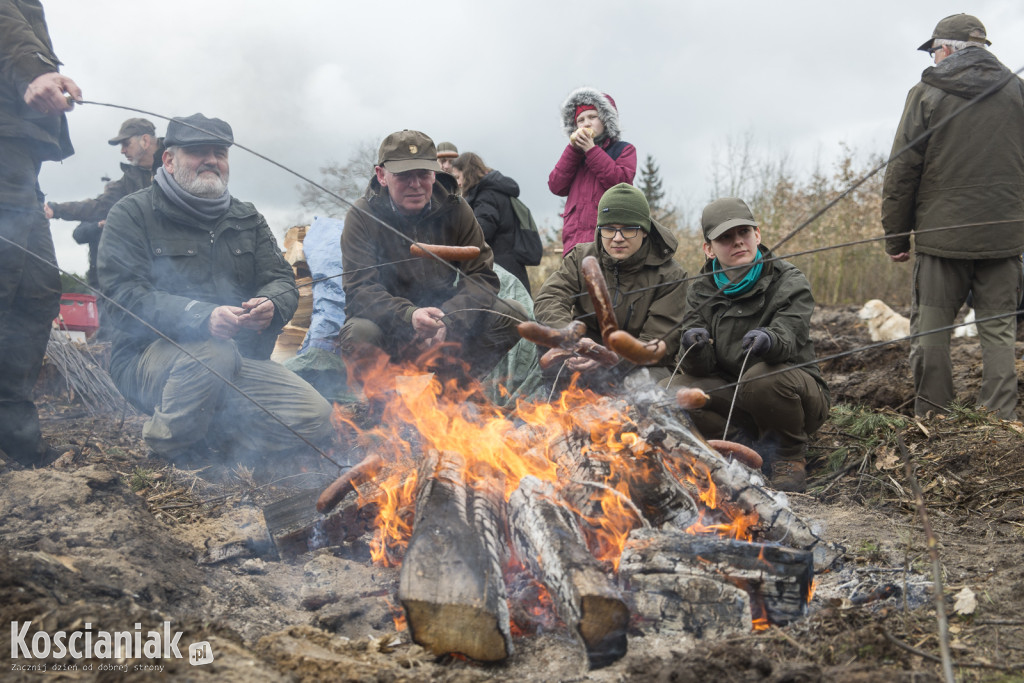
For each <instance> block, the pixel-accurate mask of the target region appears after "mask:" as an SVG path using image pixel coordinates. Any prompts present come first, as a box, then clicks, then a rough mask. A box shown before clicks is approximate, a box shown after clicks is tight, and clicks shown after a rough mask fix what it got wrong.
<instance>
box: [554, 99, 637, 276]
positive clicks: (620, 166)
mask: <svg viewBox="0 0 1024 683" xmlns="http://www.w3.org/2000/svg"><path fill="white" fill-rule="evenodd" d="M562 126H563V129H564V130H565V134H566V135H568V136H569V144H568V145H566V147H565V149H564V150H562V156H561V158H559V160H558V163H557V164H555V168H554V170H552V171H551V174H550V175H548V189H550V190H551V192H553V193H554V194H556V195H558V196H559V197H565V198H566V199H565V211H564V213H563V214H562V218H563V223H562V255H563V256H565V255H566V254H568V253H569V250H570V249H572V248H573V247H574V246H576V245H577V244H579V243H581V242H589V241H591V239H592V238H593V232H592V231H593V229H594V225H595V222H596V218H597V202H598V201H599V200H600V199H601V195H603V194H604V192H605V191H606V190H607V189H608V188H610V187H612V186H613V185H617V184H619V183H632V182H633V178H634V177H635V176H636V148H635V147H633V145H631V144H629V143H628V142H624V141H622V140H621V139H620V137H621V130H620V128H619V112H618V109H617V108H616V107H615V100H613V99H612V98H611V95H608V94H605V93H602V92H600V91H599V90H595V89H594V88H578V89H576V90H574V91H572V92H571V93H570V94H569V97H568V98H567V99H566V100H565V102H563V103H562Z"/></svg>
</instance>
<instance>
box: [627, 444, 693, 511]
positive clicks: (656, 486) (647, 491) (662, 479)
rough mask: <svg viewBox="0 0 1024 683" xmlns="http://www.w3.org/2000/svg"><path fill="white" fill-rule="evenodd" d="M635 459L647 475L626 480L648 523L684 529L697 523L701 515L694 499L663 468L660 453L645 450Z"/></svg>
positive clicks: (632, 496)
mask: <svg viewBox="0 0 1024 683" xmlns="http://www.w3.org/2000/svg"><path fill="white" fill-rule="evenodd" d="M637 459H638V460H639V461H641V470H640V471H641V472H643V473H644V474H645V475H646V476H644V477H643V478H642V479H641V478H635V477H634V478H631V479H630V480H629V495H630V497H631V498H632V499H633V502H635V503H636V504H637V505H638V506H639V507H640V509H641V510H642V511H643V513H644V517H646V518H647V521H648V522H650V524H651V526H654V527H661V526H665V525H667V526H670V527H674V528H677V529H686V528H687V527H689V526H690V525H691V524H693V523H694V522H696V521H697V519H698V518H699V517H700V512H699V510H698V509H697V503H696V501H694V499H693V496H692V495H691V494H690V492H689V491H688V490H687V489H686V488H685V487H684V486H683V485H682V484H681V483H680V482H679V480H678V479H676V478H675V477H674V476H673V475H672V473H671V472H669V471H668V468H667V467H665V461H664V460H663V459H662V456H661V454H660V453H657V452H655V451H647V452H644V453H643V454H641V455H640V456H639V457H638V458H637Z"/></svg>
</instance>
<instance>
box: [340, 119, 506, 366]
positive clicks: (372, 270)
mask: <svg viewBox="0 0 1024 683" xmlns="http://www.w3.org/2000/svg"><path fill="white" fill-rule="evenodd" d="M440 170H441V166H440V165H439V164H438V161H437V150H436V148H435V147H434V142H433V140H431V139H430V138H429V137H427V136H426V135H424V134H423V133H421V132H419V131H415V130H402V131H398V132H396V133H392V134H391V135H389V136H387V137H386V138H385V139H384V141H383V142H382V143H381V145H380V149H379V150H378V154H377V165H376V166H375V168H374V176H373V177H372V178H371V179H370V184H369V187H368V188H367V190H366V193H365V195H364V196H363V197H362V198H360V199H359V200H358V201H356V203H355V204H354V205H353V208H352V210H350V211H349V212H348V214H347V215H346V217H345V228H344V230H343V231H342V235H341V254H342V264H343V269H344V272H345V277H344V287H345V314H346V320H345V325H344V327H342V330H341V335H340V341H341V350H342V355H343V357H344V358H345V359H346V365H348V366H349V367H350V368H353V369H355V370H356V371H357V372H358V371H359V370H358V369H359V367H360V363H361V362H362V359H363V358H364V357H365V356H366V354H367V353H375V351H376V350H380V351H383V352H384V353H385V354H386V355H387V356H388V357H389V358H390V359H392V360H414V359H415V358H417V357H418V356H419V355H420V354H421V353H422V352H424V351H426V350H428V349H429V348H431V347H433V346H434V345H436V344H440V343H442V342H455V343H457V344H461V349H460V350H459V351H458V354H459V357H461V358H462V359H463V360H465V361H466V362H467V363H469V365H470V366H471V369H472V373H473V374H474V375H475V376H478V377H479V376H482V375H484V374H486V373H487V371H488V370H490V369H491V368H492V367H493V366H494V365H495V364H496V363H497V362H498V360H499V359H500V358H501V356H502V355H504V354H505V353H506V352H507V351H508V349H510V348H511V347H512V346H513V345H514V344H515V343H516V341H518V339H519V337H518V334H517V332H516V324H517V322H519V321H522V320H524V319H525V318H526V311H525V310H524V309H523V308H522V306H521V305H520V304H519V303H517V302H515V301H512V300H509V299H499V298H498V297H497V292H498V286H499V282H498V276H497V274H495V272H494V270H493V268H492V265H493V262H494V257H493V254H492V252H491V248H490V247H489V246H487V242H486V241H485V240H484V234H483V230H481V228H480V225H479V224H478V223H477V221H476V218H475V217H474V216H473V210H472V209H471V208H470V207H469V205H468V204H466V202H465V201H464V200H463V199H461V198H460V197H459V196H458V195H457V194H456V183H455V179H454V178H453V177H452V176H450V175H448V174H446V173H440V174H438V173H437V172H438V171H440ZM413 242H421V243H425V244H431V245H442V246H459V247H476V248H478V249H479V254H478V255H477V256H474V257H472V258H469V259H468V260H461V257H458V258H453V257H452V255H445V256H442V257H441V258H432V257H429V256H428V257H426V258H415V259H412V260H410V249H409V248H410V245H411V244H412V243H413ZM481 309H488V310H481ZM510 316H511V317H510Z"/></svg>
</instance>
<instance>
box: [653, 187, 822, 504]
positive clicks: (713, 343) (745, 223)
mask: <svg viewBox="0 0 1024 683" xmlns="http://www.w3.org/2000/svg"><path fill="white" fill-rule="evenodd" d="M701 226H702V227H703V229H704V245H703V248H704V255H705V256H706V257H707V261H706V262H705V264H704V267H703V268H702V269H701V273H702V274H704V277H701V278H700V279H698V280H695V281H694V282H693V283H692V284H691V285H690V290H689V292H688V294H687V297H686V312H685V314H684V316H683V327H682V329H683V332H682V338H681V344H680V346H679V354H680V356H681V357H682V366H681V367H682V371H683V374H681V375H676V376H675V377H674V378H673V379H672V381H671V383H670V384H668V386H670V387H673V388H675V387H695V388H699V389H702V390H704V391H705V392H707V393H708V394H709V395H710V396H711V400H710V401H709V402H708V404H707V405H706V406H705V407H704V408H703V409H702V410H697V411H693V412H691V415H690V416H691V417H692V418H693V421H694V423H695V424H696V425H697V428H698V429H700V431H701V433H702V434H703V435H704V436H705V437H706V438H709V439H721V438H733V439H737V440H740V441H747V442H748V443H755V444H756V449H757V450H759V451H760V452H761V455H762V456H765V461H766V463H772V462H773V461H774V468H773V472H772V484H773V485H774V486H775V488H777V489H779V490H781V491H803V490H804V487H805V484H804V482H805V478H806V477H805V472H804V468H805V454H806V451H807V440H808V438H809V435H810V434H812V433H814V432H815V431H817V429H818V428H819V427H820V426H821V425H822V423H823V422H824V421H825V419H826V418H827V417H828V411H829V407H830V405H831V397H830V396H829V392H828V387H827V386H826V385H825V380H823V379H822V377H821V374H820V373H819V372H818V368H817V366H815V365H806V366H803V367H800V368H794V369H792V370H789V371H785V372H779V371H780V370H785V369H786V368H788V367H790V366H791V365H797V364H801V363H805V362H808V361H813V360H814V358H815V354H814V345H813V344H812V343H811V340H810V323H811V313H812V312H813V311H814V297H813V296H812V295H811V286H810V284H809V283H808V282H807V278H805V277H804V275H803V273H801V272H800V271H799V270H798V269H797V268H796V267H795V266H793V265H792V264H790V263H787V262H786V261H781V260H766V259H770V258H772V255H771V252H770V251H769V250H768V248H767V247H765V246H764V245H762V244H761V232H760V230H759V229H758V227H757V223H756V222H755V221H754V217H753V215H752V214H751V212H750V209H749V208H748V207H747V205H746V203H745V202H744V201H743V200H741V199H736V198H735V197H726V198H723V199H717V200H715V201H713V202H711V203H710V204H708V205H707V206H706V207H704V213H703V214H702V215H701ZM772 373H778V374H772ZM741 374H742V377H741ZM737 379H739V380H740V384H739V387H738V388H737V387H736V386H734V385H735V383H736V381H737ZM734 395H735V406H734V407H733V406H732V404H733V396H734ZM730 410H732V420H731V422H729V425H730V433H729V435H725V434H723V432H724V431H725V428H726V422H727V421H728V420H729V414H730Z"/></svg>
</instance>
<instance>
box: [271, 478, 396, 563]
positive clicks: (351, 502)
mask: <svg viewBox="0 0 1024 683" xmlns="http://www.w3.org/2000/svg"><path fill="white" fill-rule="evenodd" d="M318 495H319V492H318V491H316V490H313V491H306V492H304V493H299V494H297V495H293V496H289V497H288V498H284V499H283V500H279V501H276V502H274V503H271V504H269V505H267V506H266V507H264V508H263V519H264V521H265V522H266V524H267V531H268V532H269V533H270V538H271V540H272V541H273V542H274V546H275V547H276V548H277V554H278V555H279V556H280V557H281V558H282V559H291V558H294V557H297V556H298V555H301V554H302V553H306V552H309V551H311V550H316V549H317V548H323V547H326V546H332V545H341V544H342V543H346V542H352V541H354V540H356V539H358V538H359V537H361V536H362V535H363V534H365V533H366V532H368V531H370V529H371V528H372V526H373V520H374V517H376V515H377V506H376V505H364V506H363V507H361V508H360V507H359V504H358V502H357V500H356V495H355V493H354V492H350V493H349V494H348V495H347V496H346V497H344V498H343V499H342V500H341V502H340V504H337V505H336V506H335V508H334V509H333V510H331V511H330V512H329V513H328V514H326V515H322V514H320V513H319V512H317V511H316V502H317V497H318Z"/></svg>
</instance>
